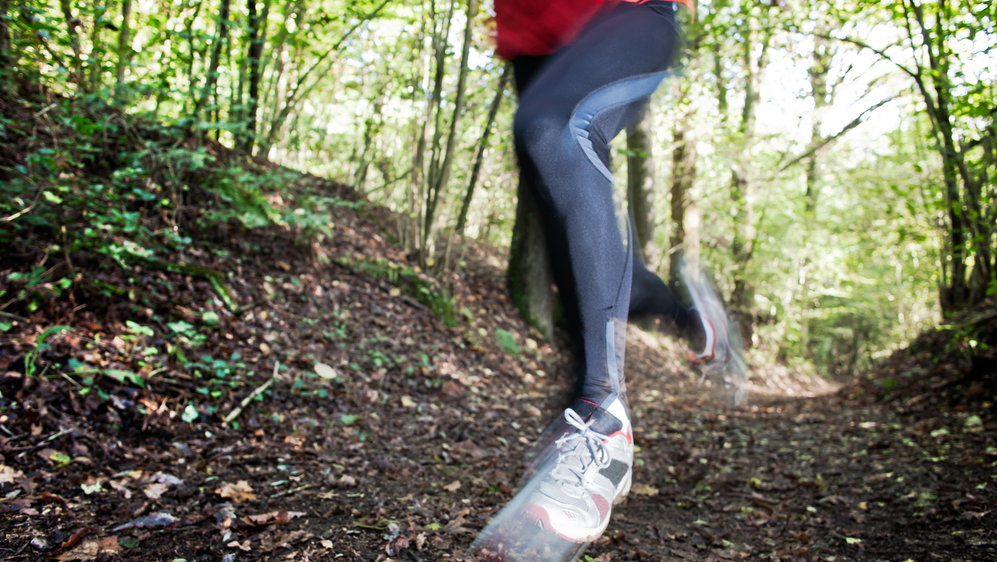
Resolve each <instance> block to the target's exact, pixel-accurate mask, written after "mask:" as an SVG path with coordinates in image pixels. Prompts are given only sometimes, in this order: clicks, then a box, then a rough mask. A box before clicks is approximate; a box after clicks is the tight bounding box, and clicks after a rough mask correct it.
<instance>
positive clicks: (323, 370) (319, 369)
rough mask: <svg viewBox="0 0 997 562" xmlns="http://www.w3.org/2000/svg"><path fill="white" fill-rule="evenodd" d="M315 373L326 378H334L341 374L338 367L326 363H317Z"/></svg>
mask: <svg viewBox="0 0 997 562" xmlns="http://www.w3.org/2000/svg"><path fill="white" fill-rule="evenodd" d="M315 374H316V375H318V376H319V377H320V378H323V379H325V380H332V379H335V378H336V377H338V376H339V373H337V372H336V369H334V368H332V367H330V366H329V365H326V364H325V363H316V364H315Z"/></svg>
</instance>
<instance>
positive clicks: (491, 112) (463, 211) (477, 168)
mask: <svg viewBox="0 0 997 562" xmlns="http://www.w3.org/2000/svg"><path fill="white" fill-rule="evenodd" d="M510 76H512V64H509V63H506V65H505V67H504V68H503V69H502V75H501V76H499V82H498V88H497V89H496V90H495V97H493V98H492V103H491V105H490V106H489V107H488V117H487V118H486V119H485V130H484V132H483V133H482V134H481V141H480V142H478V150H477V153H476V154H475V157H474V166H473V167H472V168H471V179H470V180H469V181H468V183H467V192H466V193H464V200H463V201H462V202H461V205H460V213H459V214H458V215H457V226H456V227H455V230H456V231H457V232H458V233H459V234H463V233H464V226H465V225H466V223H467V212H468V211H469V210H470V208H471V199H472V198H473V197H474V189H475V187H476V186H477V184H478V175H479V174H480V173H481V165H482V163H483V162H484V160H485V151H486V150H487V149H488V138H489V137H490V136H491V132H492V125H494V124H495V116H496V115H498V110H499V106H501V105H502V98H503V96H504V95H505V89H506V86H507V85H508V83H509V77H510Z"/></svg>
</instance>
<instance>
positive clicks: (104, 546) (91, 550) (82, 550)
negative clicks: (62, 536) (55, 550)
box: [55, 537, 121, 560]
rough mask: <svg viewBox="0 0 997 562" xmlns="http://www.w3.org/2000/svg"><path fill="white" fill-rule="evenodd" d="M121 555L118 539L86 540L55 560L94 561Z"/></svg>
mask: <svg viewBox="0 0 997 562" xmlns="http://www.w3.org/2000/svg"><path fill="white" fill-rule="evenodd" d="M120 553H121V546H120V545H119V544H118V537H103V538H94V539H86V540H84V541H82V542H80V544H78V545H77V546H76V547H75V548H73V549H72V550H69V551H67V552H63V553H62V554H60V555H58V556H56V557H55V560H96V559H97V557H98V556H99V557H101V558H105V557H107V556H113V555H115V554H120Z"/></svg>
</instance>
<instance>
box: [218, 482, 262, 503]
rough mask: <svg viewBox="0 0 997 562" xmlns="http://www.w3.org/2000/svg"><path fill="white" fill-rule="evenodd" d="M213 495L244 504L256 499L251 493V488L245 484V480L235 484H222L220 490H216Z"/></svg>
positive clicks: (247, 483)
mask: <svg viewBox="0 0 997 562" xmlns="http://www.w3.org/2000/svg"><path fill="white" fill-rule="evenodd" d="M215 493H216V494H218V495H219V496H221V497H223V498H228V499H230V500H232V501H234V502H244V501H249V500H255V499H256V494H254V493H253V487H252V486H250V485H249V482H246V481H245V480H239V481H238V482H236V483H235V484H224V485H222V487H221V488H219V489H218V490H216V491H215Z"/></svg>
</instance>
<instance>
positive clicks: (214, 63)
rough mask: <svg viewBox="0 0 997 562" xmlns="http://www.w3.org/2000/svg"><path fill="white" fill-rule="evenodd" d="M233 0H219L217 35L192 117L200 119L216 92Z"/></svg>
mask: <svg viewBox="0 0 997 562" xmlns="http://www.w3.org/2000/svg"><path fill="white" fill-rule="evenodd" d="M230 4H231V0H219V7H218V20H217V23H216V25H215V37H214V41H213V42H212V44H211V58H210V59H209V61H208V71H207V75H206V77H205V81H204V87H203V88H201V95H200V96H199V97H198V98H197V103H196V104H195V105H194V111H193V113H192V117H193V118H194V119H195V120H197V119H200V115H201V111H202V110H203V109H204V108H205V107H206V106H207V105H208V101H209V100H210V99H212V98H213V97H214V96H215V94H216V89H217V88H216V87H217V84H218V65H219V63H220V62H221V57H222V47H223V46H224V45H225V43H226V41H227V38H228V16H229V8H230Z"/></svg>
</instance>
